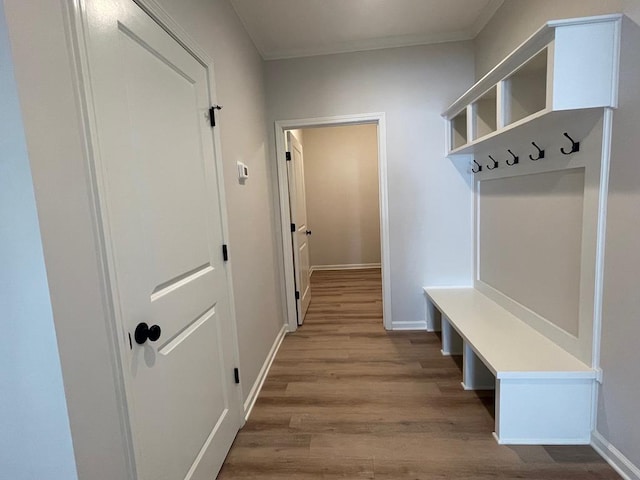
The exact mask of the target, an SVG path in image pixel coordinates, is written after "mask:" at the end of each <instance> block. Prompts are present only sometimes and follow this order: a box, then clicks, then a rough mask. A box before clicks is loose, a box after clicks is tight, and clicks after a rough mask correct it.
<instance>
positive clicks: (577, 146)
mask: <svg viewBox="0 0 640 480" xmlns="http://www.w3.org/2000/svg"><path fill="white" fill-rule="evenodd" d="M564 136H565V137H567V138H568V139H569V140H570V141H571V150H570V151H568V152H567V151H565V149H564V147H562V148H561V149H560V151H561V152H562V153H563V154H565V155H571V154H572V153H576V152H579V151H580V142H576V141H575V140H574V139H573V138H571V137H570V136H569V134H568V133H567V132H564Z"/></svg>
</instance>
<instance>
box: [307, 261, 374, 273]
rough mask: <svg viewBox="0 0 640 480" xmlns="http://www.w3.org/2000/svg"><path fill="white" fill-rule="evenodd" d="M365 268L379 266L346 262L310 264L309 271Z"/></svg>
mask: <svg viewBox="0 0 640 480" xmlns="http://www.w3.org/2000/svg"><path fill="white" fill-rule="evenodd" d="M367 268H381V265H380V264H379V263H348V264H343V265H312V266H311V268H310V269H309V270H310V271H311V273H313V272H315V271H319V270H365V269H367Z"/></svg>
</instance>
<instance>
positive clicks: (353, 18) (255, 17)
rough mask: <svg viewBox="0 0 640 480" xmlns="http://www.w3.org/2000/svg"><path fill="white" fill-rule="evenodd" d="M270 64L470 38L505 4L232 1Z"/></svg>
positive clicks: (476, 0) (462, 0) (466, 0)
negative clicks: (285, 60)
mask: <svg viewBox="0 0 640 480" xmlns="http://www.w3.org/2000/svg"><path fill="white" fill-rule="evenodd" d="M230 1H231V4H232V5H233V7H234V8H235V10H236V12H237V13H238V16H239V17H240V20H241V21H242V23H243V24H244V26H245V28H246V30H247V32H248V33H249V36H250V37H251V38H252V39H253V42H254V43H255V45H256V48H257V49H258V51H259V52H260V54H261V55H262V57H263V58H264V59H265V60H273V59H277V58H293V57H305V56H311V55H324V54H330V53H342V52H354V51H361V50H375V49H379V48H390V47H403V46H409V45H425V44H429V43H440V42H450V41H456V40H469V39H472V38H474V37H475V36H476V35H477V34H478V32H479V31H480V30H481V29H482V28H483V27H484V26H485V25H486V23H487V22H488V21H489V19H490V18H491V16H492V15H493V14H494V13H495V11H496V10H497V9H498V7H500V5H502V3H503V1H504V0H230Z"/></svg>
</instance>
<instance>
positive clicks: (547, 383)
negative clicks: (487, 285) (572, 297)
mask: <svg viewBox="0 0 640 480" xmlns="http://www.w3.org/2000/svg"><path fill="white" fill-rule="evenodd" d="M424 292H425V294H426V298H427V317H428V318H427V323H428V325H429V329H430V330H434V331H438V330H441V331H442V353H443V355H462V356H463V372H462V386H463V387H464V388H465V389H466V390H484V389H495V391H496V395H495V432H494V436H495V438H496V440H497V441H498V443H501V444H540V445H541V444H588V443H589V442H590V435H591V425H592V408H593V391H594V386H595V381H596V372H595V371H594V369H592V368H591V367H589V366H588V365H586V364H585V363H583V362H581V361H580V360H578V359H577V358H576V357H574V356H572V355H571V354H569V353H568V352H567V351H565V350H564V349H562V348H561V347H559V346H558V345H556V344H555V343H554V342H552V341H551V340H549V339H548V338H547V337H545V336H544V335H542V334H540V333H538V331H536V330H535V329H533V328H532V327H530V326H529V325H527V324H526V323H525V322H523V321H522V320H520V319H519V318H518V317H516V316H515V315H513V314H511V313H510V312H509V311H507V310H506V309H504V308H503V307H501V306H500V305H498V304H497V303H496V302H494V301H493V300H491V299H489V298H488V297H486V296H485V295H483V294H482V293H480V292H479V291H478V290H476V289H474V288H472V287H468V288H438V287H434V288H425V289H424Z"/></svg>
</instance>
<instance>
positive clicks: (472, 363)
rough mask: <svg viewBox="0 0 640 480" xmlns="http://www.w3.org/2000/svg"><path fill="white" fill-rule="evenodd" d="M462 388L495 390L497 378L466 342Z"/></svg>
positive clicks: (463, 355)
mask: <svg viewBox="0 0 640 480" xmlns="http://www.w3.org/2000/svg"><path fill="white" fill-rule="evenodd" d="M462 357H463V359H462V360H463V362H462V387H463V388H464V389H465V390H494V389H495V388H496V377H494V376H493V373H492V372H491V370H489V369H488V368H487V366H486V365H485V364H484V363H482V360H481V359H480V357H478V356H477V355H476V354H475V352H474V351H473V347H471V345H469V344H468V343H466V342H465V344H464V353H463V354H462Z"/></svg>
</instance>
